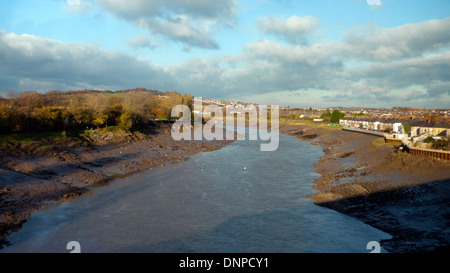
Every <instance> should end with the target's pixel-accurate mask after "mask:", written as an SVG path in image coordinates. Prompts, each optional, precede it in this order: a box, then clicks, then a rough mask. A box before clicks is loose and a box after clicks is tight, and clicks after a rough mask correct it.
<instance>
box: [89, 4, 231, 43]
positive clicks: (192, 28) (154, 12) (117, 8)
mask: <svg viewBox="0 0 450 273" xmlns="http://www.w3.org/2000/svg"><path fill="white" fill-rule="evenodd" d="M97 2H98V3H99V4H100V5H101V6H102V7H104V8H105V9H106V10H108V11H110V12H112V13H114V14H115V15H116V16H118V17H120V18H123V19H125V20H127V21H128V22H130V23H133V24H135V25H137V26H139V27H142V28H145V29H147V30H148V31H149V32H150V33H151V34H152V35H159V36H161V37H163V38H166V39H167V40H169V41H174V42H180V43H182V44H183V45H184V47H185V48H187V47H200V48H207V49H217V48H219V45H218V44H217V42H216V41H215V40H214V38H213V32H214V30H215V29H218V28H220V27H221V26H230V25H233V24H234V23H235V20H236V18H235V17H236V14H237V3H236V0H224V1H201V0H190V1H188V0H168V1H167V0H166V1H162V0H154V1H146V0H97Z"/></svg>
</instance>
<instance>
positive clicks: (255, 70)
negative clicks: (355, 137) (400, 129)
mask: <svg viewBox="0 0 450 273" xmlns="http://www.w3.org/2000/svg"><path fill="white" fill-rule="evenodd" d="M374 2H377V1H375V0H328V1H326V0H297V1H290V0H279V1H269V0H248V1H239V0H223V1H201V0H191V1H187V0H166V1H162V0H150V1H144V0H128V1H126V0H40V1H37V0H21V1H1V2H0V95H1V94H5V93H6V92H7V91H9V90H15V91H25V90H38V91H40V92H45V91H49V90H55V89H59V90H77V89H85V88H92V89H109V90H119V89H125V88H134V87H145V88H149V89H158V90H161V91H171V90H177V91H179V92H181V93H187V92H189V93H191V94H192V95H194V96H203V97H208V98H217V99H227V100H240V101H246V102H255V103H261V104H281V105H289V106H298V107H310V106H312V107H329V106H361V107H393V106H411V107H418V108H449V105H450V93H449V92H450V91H449V90H450V67H449V66H450V51H449V47H450V12H448V11H449V10H450V2H449V1H447V0H431V1H423V0H421V1H413V0H384V1H381V5H370V3H372V4H373V3H374Z"/></svg>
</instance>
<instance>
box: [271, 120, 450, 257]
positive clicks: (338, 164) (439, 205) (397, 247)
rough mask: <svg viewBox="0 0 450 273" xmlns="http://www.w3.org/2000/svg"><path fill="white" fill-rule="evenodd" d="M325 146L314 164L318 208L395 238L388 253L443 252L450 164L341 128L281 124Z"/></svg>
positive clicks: (448, 234)
mask: <svg viewBox="0 0 450 273" xmlns="http://www.w3.org/2000/svg"><path fill="white" fill-rule="evenodd" d="M280 131H281V132H282V133H286V134H289V135H293V136H296V137H298V138H299V139H302V140H306V141H309V142H310V143H312V144H314V145H319V146H321V147H323V153H324V155H323V156H322V157H321V158H320V159H319V162H318V163H316V164H315V166H314V167H315V168H316V172H317V173H319V174H321V176H320V177H318V178H316V179H315V181H314V189H316V190H317V193H315V194H313V195H311V196H309V198H311V199H313V200H314V201H315V203H316V204H317V205H320V206H324V207H328V208H331V209H334V210H336V211H339V212H341V213H344V214H347V215H350V216H352V217H355V218H357V219H359V220H361V221H363V222H365V223H367V224H369V225H371V226H373V227H375V228H377V229H380V230H382V231H384V232H387V233H389V234H391V235H392V239H389V240H384V241H381V242H380V243H381V245H382V246H383V247H384V248H385V249H386V250H388V251H389V252H408V253H411V252H444V251H449V250H450V249H449V245H450V244H449V243H450V206H449V205H450V161H448V160H447V161H445V160H439V159H434V158H430V157H426V156H422V155H410V154H408V153H406V152H402V151H399V150H397V149H396V148H395V144H393V143H384V139H383V138H380V137H377V136H371V135H367V134H361V133H355V132H349V131H343V130H341V129H337V128H331V127H325V126H323V127H320V126H307V125H304V124H282V126H280Z"/></svg>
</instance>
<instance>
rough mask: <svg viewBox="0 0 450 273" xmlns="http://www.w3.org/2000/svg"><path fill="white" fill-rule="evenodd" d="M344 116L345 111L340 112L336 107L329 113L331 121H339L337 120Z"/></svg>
mask: <svg viewBox="0 0 450 273" xmlns="http://www.w3.org/2000/svg"><path fill="white" fill-rule="evenodd" d="M344 116H345V113H342V112H341V111H339V110H338V109H335V110H334V111H333V113H331V122H333V123H339V120H340V119H341V118H343V117H344Z"/></svg>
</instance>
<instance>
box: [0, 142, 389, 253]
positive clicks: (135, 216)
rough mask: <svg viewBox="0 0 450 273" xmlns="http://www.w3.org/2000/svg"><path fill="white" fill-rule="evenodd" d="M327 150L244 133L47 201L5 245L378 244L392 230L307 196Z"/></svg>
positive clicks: (297, 247) (339, 248) (228, 247)
mask: <svg viewBox="0 0 450 273" xmlns="http://www.w3.org/2000/svg"><path fill="white" fill-rule="evenodd" d="M321 155H322V151H321V148H320V147H316V146H313V145H310V144H308V143H306V142H302V141H299V140H298V139H297V138H295V137H291V136H287V135H282V134H281V135H280V144H279V148H278V150H276V151H274V152H261V151H260V143H259V142H258V141H247V140H239V141H235V142H234V143H233V144H231V145H229V146H227V147H225V148H223V149H221V150H218V151H214V152H206V153H200V154H197V155H195V156H193V157H192V158H191V159H190V160H188V161H185V162H181V163H177V164H173V165H169V166H165V167H162V168H154V169H152V170H149V171H146V172H142V173H139V174H135V175H133V176H131V177H127V178H123V179H116V180H115V181H113V182H112V183H111V184H109V185H107V186H104V187H95V188H92V192H93V194H92V195H88V196H83V197H81V198H79V199H77V200H74V201H70V202H66V203H63V204H60V205H57V206H53V207H50V208H47V209H44V210H41V211H39V212H37V213H35V214H34V216H33V217H32V218H31V219H30V220H29V221H28V222H27V223H26V224H25V225H24V226H23V228H22V229H21V230H20V231H19V232H17V233H15V234H13V235H11V236H10V237H9V240H10V242H11V243H12V244H13V245H12V246H10V247H6V248H5V249H3V250H2V252H69V250H67V249H66V245H67V243H68V242H69V241H77V242H79V243H80V245H81V252H369V250H367V249H366V245H367V243H368V242H369V241H379V240H381V239H387V238H390V236H389V235H388V234H386V233H383V232H381V231H379V230H376V229H374V228H372V227H370V226H368V225H366V224H364V223H362V222H360V221H358V220H356V219H353V218H351V217H348V216H346V215H343V214H340V213H338V212H335V211H333V210H330V209H327V208H323V207H319V206H316V205H314V204H313V201H312V200H310V199H308V198H306V196H307V195H309V194H312V193H313V192H314V191H313V190H312V180H313V178H314V177H317V176H318V174H316V173H314V169H313V167H312V164H313V163H315V162H317V160H318V157H320V156H321ZM244 167H246V168H247V170H246V171H243V168H244ZM382 251H383V250H382Z"/></svg>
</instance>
